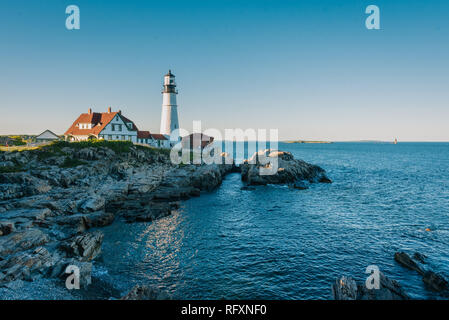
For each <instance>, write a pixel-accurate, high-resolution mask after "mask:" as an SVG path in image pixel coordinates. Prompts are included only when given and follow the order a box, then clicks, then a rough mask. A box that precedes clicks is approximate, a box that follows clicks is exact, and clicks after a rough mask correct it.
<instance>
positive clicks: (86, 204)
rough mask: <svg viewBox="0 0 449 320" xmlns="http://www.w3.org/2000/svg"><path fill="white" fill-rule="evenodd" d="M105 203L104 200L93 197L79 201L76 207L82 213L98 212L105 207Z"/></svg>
mask: <svg viewBox="0 0 449 320" xmlns="http://www.w3.org/2000/svg"><path fill="white" fill-rule="evenodd" d="M105 203H106V201H105V200H104V198H102V197H99V196H97V195H93V196H90V197H88V198H86V199H83V200H81V201H80V204H79V205H78V210H79V211H80V212H84V213H86V212H95V211H99V210H102V209H103V208H104V207H105Z"/></svg>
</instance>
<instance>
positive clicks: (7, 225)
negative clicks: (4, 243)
mask: <svg viewBox="0 0 449 320" xmlns="http://www.w3.org/2000/svg"><path fill="white" fill-rule="evenodd" d="M14 229H15V227H14V222H8V221H0V236H7V235H8V234H10V233H11V232H13V231H14Z"/></svg>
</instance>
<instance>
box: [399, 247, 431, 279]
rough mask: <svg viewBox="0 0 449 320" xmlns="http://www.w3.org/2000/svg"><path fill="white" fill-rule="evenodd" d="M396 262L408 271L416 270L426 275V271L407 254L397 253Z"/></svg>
mask: <svg viewBox="0 0 449 320" xmlns="http://www.w3.org/2000/svg"><path fill="white" fill-rule="evenodd" d="M394 260H396V262H398V263H399V264H401V265H403V266H404V267H406V268H408V269H411V270H415V271H417V272H418V273H419V274H421V275H423V274H424V270H423V269H422V268H421V267H420V266H419V265H418V264H417V263H416V262H415V261H413V260H412V259H411V258H410V256H409V255H408V254H407V253H405V252H396V253H395V254H394Z"/></svg>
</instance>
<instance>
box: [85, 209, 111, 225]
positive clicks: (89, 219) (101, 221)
mask: <svg viewBox="0 0 449 320" xmlns="http://www.w3.org/2000/svg"><path fill="white" fill-rule="evenodd" d="M114 218H115V216H114V214H113V213H109V212H104V211H99V212H94V213H90V214H86V215H84V216H83V219H84V224H85V226H86V227H87V228H96V227H105V226H108V225H110V224H111V223H112V222H114Z"/></svg>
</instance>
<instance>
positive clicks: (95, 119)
mask: <svg viewBox="0 0 449 320" xmlns="http://www.w3.org/2000/svg"><path fill="white" fill-rule="evenodd" d="M117 114H118V115H120V117H121V118H122V120H123V121H124V122H125V123H128V122H131V123H132V124H133V129H132V130H134V131H135V130H137V127H136V125H135V124H134V122H132V121H131V120H129V119H128V118H126V117H124V116H122V115H121V114H120V113H119V112H91V113H82V114H81V115H80V116H79V117H78V119H76V120H75V122H73V124H72V126H71V127H70V128H69V129H68V130H67V131H66V132H65V133H64V135H73V136H86V135H96V136H98V134H99V133H100V132H101V131H102V130H103V129H104V128H105V127H106V126H107V124H108V123H109V122H111V120H112V119H114V117H115V116H116V115H117ZM89 123H90V124H91V125H92V129H81V128H80V127H79V124H89Z"/></svg>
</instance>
